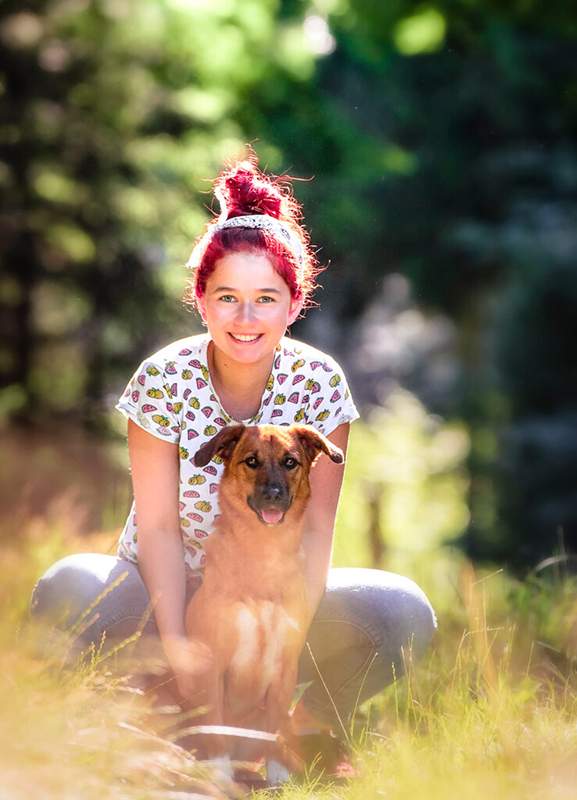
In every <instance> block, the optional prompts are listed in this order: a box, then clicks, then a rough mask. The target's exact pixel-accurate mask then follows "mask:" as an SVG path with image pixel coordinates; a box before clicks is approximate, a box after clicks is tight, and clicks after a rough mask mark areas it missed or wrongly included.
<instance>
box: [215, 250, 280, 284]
mask: <svg viewBox="0 0 577 800" xmlns="http://www.w3.org/2000/svg"><path fill="white" fill-rule="evenodd" d="M219 287H223V288H228V289H234V288H238V289H258V290H260V289H276V290H277V291H283V289H284V290H285V291H289V288H288V286H287V284H286V283H285V281H284V280H283V278H281V276H280V275H279V274H278V273H277V271H276V270H275V269H274V267H273V265H272V262H271V261H270V259H269V258H268V257H267V256H266V255H265V254H264V253H251V252H241V253H229V254H228V255H226V256H224V257H223V258H221V259H220V260H219V261H217V263H216V265H215V269H214V272H213V273H212V275H211V276H210V278H209V279H208V281H207V289H209V290H210V291H214V290H215V289H217V288H219Z"/></svg>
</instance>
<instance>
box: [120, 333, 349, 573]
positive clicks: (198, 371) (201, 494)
mask: <svg viewBox="0 0 577 800" xmlns="http://www.w3.org/2000/svg"><path fill="white" fill-rule="evenodd" d="M208 342H209V337H208V335H207V334H202V335H200V336H191V337H187V338H186V339H185V340H181V341H180V342H174V343H173V344H170V345H168V346H167V347H165V348H163V349H162V350H160V351H159V352H158V353H156V354H154V355H153V356H151V357H150V358H148V359H146V360H145V361H143V363H142V364H141V365H140V367H139V368H138V369H137V370H136V371H135V373H134V375H133V376H132V378H131V380H130V382H129V383H128V385H127V387H126V390H125V392H124V394H123V396H122V397H121V399H120V400H119V402H118V405H117V408H118V409H119V410H120V411H121V412H122V413H123V414H124V415H125V416H126V417H128V418H129V419H132V420H133V421H134V422H135V423H136V424H138V425H139V426H140V427H142V428H144V429H146V430H147V431H148V432H149V433H150V434H151V435H153V436H156V437H157V438H159V439H162V440H163V441H166V442H171V443H174V444H176V445H178V446H179V453H180V455H181V458H180V459H179V469H180V487H179V496H178V499H177V502H178V508H179V512H180V520H181V521H180V525H181V533H182V543H183V553H184V561H185V570H186V574H187V576H189V577H192V576H200V575H201V574H202V569H203V564H204V547H203V544H204V542H203V540H204V539H205V538H206V537H207V536H209V535H210V534H211V533H212V531H213V530H214V526H215V523H216V521H217V520H218V517H219V504H218V487H219V481H220V478H221V476H222V473H223V470H224V464H223V463H222V459H221V458H215V459H213V460H212V461H211V463H210V464H208V465H207V466H206V467H204V468H202V469H200V468H198V467H196V466H195V463H194V455H195V453H197V452H198V450H199V448H200V447H201V445H203V444H204V443H205V442H207V441H209V440H210V438H211V437H212V436H214V435H215V434H216V433H217V432H218V431H219V430H222V428H224V427H225V426H226V425H227V424H236V423H235V422H234V421H232V420H231V417H230V414H229V413H227V409H226V408H223V407H222V406H221V405H220V401H219V399H218V398H217V397H216V396H215V394H214V391H213V389H212V387H211V384H210V376H209V372H208V368H207V366H206V365H207V363H208V361H207V347H208ZM287 387H288V390H287ZM282 389H284V390H285V391H284V393H283V391H282ZM329 398H330V402H329ZM313 404H314V408H313ZM200 412H202V413H200ZM356 416H357V412H356V409H355V407H354V404H353V403H352V400H350V399H349V394H348V386H347V382H346V378H345V377H344V375H343V374H342V371H341V370H340V368H339V367H338V365H337V364H336V363H335V362H334V361H333V360H332V359H331V358H330V357H328V356H325V355H324V354H323V353H320V352H319V351H318V350H315V349H314V348H313V347H310V346H309V345H304V344H301V343H298V342H294V341H292V340H290V339H283V340H282V342H281V344H279V345H278V346H277V348H276V351H275V358H274V363H273V367H272V370H271V372H270V374H269V376H268V378H267V382H266V388H264V391H263V396H262V398H261V405H260V408H259V409H258V410H257V413H256V414H255V415H254V417H253V418H252V420H251V421H250V424H253V425H256V424H258V423H259V422H273V423H274V424H275V425H290V424H292V423H293V422H299V423H305V424H310V425H314V426H315V427H316V428H317V430H319V431H321V432H322V433H325V434H330V433H331V432H332V431H333V430H335V428H336V427H338V425H340V424H342V423H344V422H350V421H352V420H353V419H355V418H356ZM154 417H156V419H154ZM118 552H119V555H120V557H121V558H123V559H126V560H128V561H131V562H133V563H136V562H137V561H138V528H137V521H136V514H135V511H134V507H133V508H132V510H131V512H130V515H129V517H128V520H127V522H126V525H125V528H124V530H123V532H122V534H121V537H120V542H119V551H118Z"/></svg>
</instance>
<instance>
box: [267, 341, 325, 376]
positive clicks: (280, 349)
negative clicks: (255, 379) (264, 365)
mask: <svg viewBox="0 0 577 800" xmlns="http://www.w3.org/2000/svg"><path fill="white" fill-rule="evenodd" d="M285 366H290V368H291V370H292V371H293V372H295V371H297V370H299V371H300V370H302V369H305V370H312V371H316V370H319V369H320V370H321V371H322V372H334V371H340V370H341V368H340V366H339V365H338V363H337V362H336V360H335V359H334V358H333V357H332V356H330V355H328V353H323V351H322V350H319V349H318V348H316V347H313V346H312V345H310V344H307V343H306V342H299V341H297V340H296V339H289V338H287V337H286V336H285V337H283V338H282V339H281V340H280V343H279V344H278V345H277V356H276V357H275V367H276V369H280V368H281V367H285Z"/></svg>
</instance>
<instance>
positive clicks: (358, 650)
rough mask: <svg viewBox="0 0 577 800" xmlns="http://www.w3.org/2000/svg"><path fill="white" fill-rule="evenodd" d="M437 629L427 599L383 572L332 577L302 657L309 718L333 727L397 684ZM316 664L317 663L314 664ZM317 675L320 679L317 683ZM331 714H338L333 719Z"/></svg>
mask: <svg viewBox="0 0 577 800" xmlns="http://www.w3.org/2000/svg"><path fill="white" fill-rule="evenodd" d="M435 627H436V619H435V614H434V612H433V609H432V607H431V605H430V603H429V601H428V599H427V597H426V596H425V594H424V592H423V591H422V590H421V589H420V588H419V587H418V586H417V585H416V584H415V583H414V582H413V581H411V580H409V579H408V578H404V577H402V576H400V575H394V574H393V573H389V572H385V571H382V570H369V569H354V568H352V569H335V570H331V573H330V574H329V580H328V583H327V590H326V592H325V595H324V596H323V599H322V601H321V604H320V606H319V609H318V611H317V614H316V615H315V619H314V620H313V623H312V624H311V627H310V630H309V636H308V643H309V645H310V648H311V651H312V656H311V655H310V654H309V653H308V647H305V652H304V653H303V656H302V658H301V663H300V670H299V680H301V681H302V682H305V681H310V680H313V681H314V683H313V685H312V686H311V687H310V689H309V690H307V692H306V693H305V695H304V697H303V702H304V703H305V705H306V706H307V708H308V709H309V711H311V713H312V714H313V715H314V716H315V717H317V718H318V719H321V720H323V721H326V722H331V723H333V724H334V722H335V719H336V714H337V713H338V715H339V716H340V717H341V719H346V718H347V717H348V716H350V714H351V713H352V712H353V710H354V708H355V706H356V705H357V704H358V703H360V702H364V701H365V700H367V699H369V698H370V697H372V696H373V695H375V694H377V692H379V691H382V690H383V689H384V688H386V686H388V685H389V684H391V683H392V682H393V680H395V678H396V677H400V676H401V675H402V674H403V673H404V671H405V669H406V666H407V663H408V662H409V660H413V661H415V660H417V659H419V658H420V657H421V656H422V655H423V653H424V652H425V650H426V649H427V647H428V645H429V643H430V641H431V638H432V636H433V633H434V630H435ZM313 659H314V662H313ZM318 672H320V673H321V675H322V680H321V679H320V678H319V677H318ZM335 708H336V712H335Z"/></svg>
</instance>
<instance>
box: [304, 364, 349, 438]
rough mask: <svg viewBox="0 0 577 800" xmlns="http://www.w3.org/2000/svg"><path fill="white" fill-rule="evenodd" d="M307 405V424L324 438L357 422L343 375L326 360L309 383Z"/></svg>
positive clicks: (338, 368)
mask: <svg viewBox="0 0 577 800" xmlns="http://www.w3.org/2000/svg"><path fill="white" fill-rule="evenodd" d="M308 384H309V387H310V401H309V408H308V414H307V416H308V421H309V423H310V424H312V425H314V426H315V428H317V430H319V431H320V432H321V433H323V434H324V435H325V436H328V435H329V434H331V433H332V432H333V431H334V430H336V428H338V427H339V425H343V424H344V423H345V422H353V420H355V419H358V417H359V412H358V411H357V408H356V406H355V404H354V402H353V398H352V397H351V392H350V389H349V387H348V384H347V379H346V377H345V373H344V372H343V370H342V369H341V368H340V366H339V365H338V364H337V362H336V361H335V360H334V359H332V358H329V357H325V359H324V360H323V362H322V364H321V367H320V369H317V370H315V376H314V379H313V380H311V381H309V382H308Z"/></svg>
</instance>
